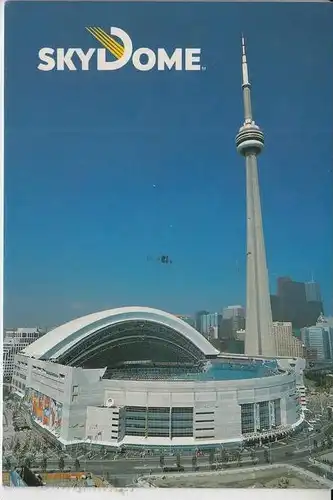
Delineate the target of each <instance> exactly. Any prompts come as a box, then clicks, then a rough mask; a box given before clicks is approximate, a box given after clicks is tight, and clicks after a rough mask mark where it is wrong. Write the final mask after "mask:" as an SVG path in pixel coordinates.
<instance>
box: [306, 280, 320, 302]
mask: <svg viewBox="0 0 333 500" xmlns="http://www.w3.org/2000/svg"><path fill="white" fill-rule="evenodd" d="M305 295H306V300H307V302H321V293H320V286H319V283H317V282H316V281H314V280H312V281H308V282H307V283H305Z"/></svg>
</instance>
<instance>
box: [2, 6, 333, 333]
mask: <svg viewBox="0 0 333 500" xmlns="http://www.w3.org/2000/svg"><path fill="white" fill-rule="evenodd" d="M67 8H68V9H69V10H70V8H71V7H70V5H69V6H68V7H67ZM24 9H26V14H27V17H29V15H31V13H33V9H34V6H33V5H31V4H30V5H29V4H26V6H23V5H21V6H20V17H18V12H17V14H15V12H16V11H15V7H14V8H13V6H12V7H11V12H10V15H11V16H12V19H11V22H16V23H17V25H18V29H19V30H20V32H22V34H23V35H24V36H25V39H26V44H25V46H24V47H22V50H21V51H20V53H19V54H18V55H17V56H16V58H15V59H13V57H12V56H11V54H12V53H13V51H14V50H16V49H15V47H17V45H16V44H17V43H18V42H17V41H16V40H15V39H14V38H12V39H11V38H9V37H10V36H12V35H7V40H6V43H7V49H6V50H7V54H6V56H7V58H8V59H7V89H8V90H7V99H6V105H7V110H6V116H7V118H6V134H5V145H6V163H5V174H6V185H5V189H6V237H5V242H6V247H5V251H6V254H5V324H6V325H9V324H13V320H14V318H17V320H16V322H15V324H19V323H20V324H22V323H23V322H24V324H32V323H33V324H35V323H36V324H47V323H51V324H52V323H54V324H60V323H62V322H63V321H64V320H67V319H71V317H74V316H79V315H81V314H82V315H83V314H86V313H88V312H91V311H95V310H102V309H107V308H111V307H116V306H119V305H143V306H151V307H158V308H160V309H164V310H171V311H176V312H178V313H183V314H192V313H194V311H195V310H199V309H205V308H207V309H208V310H217V309H218V310H220V309H221V307H222V306H223V305H228V304H232V303H235V304H237V303H239V302H241V303H243V304H244V303H245V260H246V251H245V248H246V246H245V225H246V215H245V171H244V165H243V162H242V159H241V158H240V157H238V155H237V153H236V152H235V146H234V135H235V131H236V130H237V129H238V128H239V125H240V117H241V116H242V103H241V99H240V92H239V82H240V77H241V65H240V62H239V51H240V33H241V31H244V25H245V20H248V21H249V22H248V25H249V27H248V28H246V32H245V33H244V34H245V36H246V40H247V46H248V50H249V51H250V53H251V80H252V83H253V85H254V86H255V95H254V97H253V100H254V106H255V118H256V119H257V120H258V123H260V126H261V127H262V128H263V130H264V132H265V140H266V149H265V158H264V161H262V168H261V169H260V174H259V175H260V186H261V197H262V204H263V212H264V231H265V240H266V247H267V260H268V268H269V270H270V282H271V283H270V285H271V286H270V288H271V293H272V288H273V287H272V285H273V283H272V281H275V278H276V277H277V275H280V276H284V275H288V274H290V275H291V276H292V277H293V278H294V279H295V280H299V281H308V280H310V277H311V273H312V272H314V276H315V278H316V281H318V282H319V283H320V285H321V290H322V295H323V298H324V303H325V309H326V310H327V312H330V311H331V304H332V288H331V276H332V272H331V267H332V259H331V253H332V252H331V246H330V244H329V243H328V242H329V241H330V240H331V238H329V237H328V235H329V234H330V231H331V217H330V215H329V214H330V210H329V209H328V206H331V199H332V193H331V187H330V179H331V172H330V169H331V159H330V152H331V137H332V124H331V113H330V112H329V109H331V108H330V106H329V102H330V100H331V101H332V95H331V90H330V87H331V83H332V82H331V80H332V77H331V73H330V70H329V68H330V66H329V61H330V59H329V58H330V55H331V49H330V44H331V43H332V41H333V35H332V34H331V33H330V32H329V22H328V19H327V16H325V13H324V12H323V9H324V6H322V5H321V6H320V9H319V8H318V6H316V5H311V4H309V5H308V4H307V5H304V17H302V19H299V25H298V26H297V27H296V28H295V27H294V28H293V29H287V28H286V27H284V33H285V37H284V39H283V40H280V35H281V27H280V28H277V27H275V23H276V25H277V26H278V25H279V23H280V26H282V24H281V23H282V20H283V23H284V24H285V25H286V24H287V26H289V24H290V25H291V23H293V21H294V20H295V18H296V16H297V15H298V13H299V10H298V9H296V7H295V6H293V5H288V4H285V5H284V6H283V7H282V6H280V5H267V6H263V5H260V9H259V6H256V5H241V6H238V5H231V4H230V5H223V4H220V5H219V4H216V5H215V4H214V6H213V5H212V6H209V7H208V6H200V5H188V6H187V5H186V4H184V5H177V21H174V19H173V22H174V23H175V26H176V28H177V29H175V34H173V36H172V37H170V31H169V30H168V28H167V23H166V27H165V28H164V26H163V22H164V21H165V19H167V20H168V19H171V17H168V16H171V15H172V14H171V13H172V12H173V8H171V5H168V8H167V10H166V9H164V6H163V5H154V6H153V7H152V6H151V5H150V6H149V13H150V14H149V15H150V16H151V15H152V13H153V14H154V16H156V21H155V24H156V26H155V28H154V29H151V31H149V30H148V32H147V30H146V28H147V26H148V25H149V22H150V20H151V18H150V17H149V16H148V18H147V19H145V16H142V17H139V19H138V18H136V16H133V19H135V20H130V19H129V18H128V16H127V15H126V6H123V5H121V4H112V5H108V6H106V5H103V11H104V15H105V9H107V10H109V12H110V19H111V21H110V23H109V24H111V23H112V25H115V26H121V27H123V28H124V29H126V31H128V32H130V33H131V36H132V37H133V39H136V40H138V42H137V43H138V45H139V46H141V45H144V44H145V43H146V44H147V45H148V46H149V45H150V46H153V45H154V46H155V45H156V46H165V47H170V49H171V48H172V47H174V46H186V44H187V43H189V40H190V43H191V46H199V47H202V58H203V61H204V64H205V67H206V68H207V69H206V71H201V72H193V73H192V74H187V75H185V74H180V73H176V72H174V73H173V72H170V73H167V74H163V76H161V75H160V74H158V73H156V72H151V74H144V75H142V74H140V75H139V74H138V73H135V72H134V70H132V69H127V68H126V69H124V70H122V72H120V71H119V72H118V73H117V75H115V74H113V75H111V76H110V75H109V74H106V75H98V74H97V73H96V74H91V75H89V77H86V76H85V75H83V74H82V73H79V72H77V73H76V74H75V75H73V73H70V72H67V73H66V72H64V73H61V74H56V73H52V72H50V73H49V74H47V75H46V74H41V72H37V71H36V69H35V68H36V57H35V55H36V49H37V47H40V46H45V45H50V46H52V44H60V46H66V45H68V46H75V45H76V46H85V44H87V43H91V41H90V40H88V41H87V40H86V33H85V32H84V26H85V24H91V22H92V20H91V17H90V16H91V15H92V14H91V12H90V8H89V6H88V5H87V6H86V8H85V10H84V11H81V12H82V14H81V15H79V16H77V15H76V18H75V22H74V21H73V18H72V17H71V16H69V19H70V25H71V26H69V24H68V25H66V23H69V21H68V20H66V19H67V18H65V20H64V23H63V31H62V32H61V33H59V23H60V18H59V14H57V11H56V10H54V7H53V6H52V5H43V6H42V5H41V4H39V5H38V9H39V11H40V10H43V9H44V14H45V15H46V14H47V15H48V19H50V21H49V22H48V23H46V24H45V26H42V27H41V29H39V30H38V32H35V33H33V32H32V31H33V30H31V25H30V26H29V28H28V25H27V24H26V23H25V22H24V23H23V21H22V17H23V18H24V16H22V10H23V11H24ZM131 9H133V11H135V9H136V6H135V5H131ZM188 9H191V15H192V16H194V18H195V19H196V18H198V19H199V18H203V19H204V23H199V22H195V23H194V25H197V26H198V25H200V26H202V28H201V30H196V32H195V33H192V32H191V29H190V26H189V25H188V24H187V23H186V18H187V14H188ZM144 10H145V6H144V5H141V6H140V11H141V12H142V11H144ZM96 12H97V14H96ZM147 12H148V10H147ZM258 12H260V16H261V17H264V18H265V23H264V24H259V25H258V26H256V28H254V25H253V22H252V26H251V19H252V20H255V18H256V16H257V15H258ZM16 15H17V17H15V16H16ZM165 16H167V17H166V18H165ZM94 17H95V20H96V23H97V22H100V19H99V20H98V19H96V17H98V7H97V9H96V5H94ZM131 18H132V16H131ZM217 18H218V20H219V24H218V22H217ZM105 22H106V21H105V20H104V19H103V23H105ZM147 23H148V24H147ZM320 23H321V27H320V29H319V24H320ZM107 25H108V23H107ZM219 25H220V28H221V30H220V31H219V30H218V29H217V28H218V26H219ZM246 26H247V25H246ZM28 29H29V32H28V31H27V30H28ZM145 31H146V34H145ZM69 33H70V35H69ZM28 34H29V36H28ZM74 40H75V44H74V45H73V43H74ZM268 57H269V61H270V62H271V61H274V64H273V63H272V67H271V68H270V69H269V70H267V68H265V64H266V62H267V61H268ZM11 61H15V64H13V63H11ZM22 68H23V73H22ZM23 74H24V75H25V78H24V80H23V79H22V75H23ZM20 75H21V76H20ZM293 77H294V78H293ZM293 79H295V81H293ZM78 84H80V87H79V90H77V85H78ZM319 85H320V86H319ZM23 88H24V92H23ZM120 91H122V92H124V96H125V99H124V100H122V99H120V100H119V99H118V100H117V99H115V96H116V95H117V93H119V92H120ZM167 91H168V92H167ZM87 95H89V100H88V99H87ZM27 96H28V99H27ZM50 96H52V97H51V98H50ZM323 96H326V97H325V98H324V99H323ZM193 103H195V105H193ZM134 110H135V112H134ZM306 116H309V117H310V121H311V127H305V126H304V123H305V117H306ZM110 117H114V118H112V119H111V118H110ZM64 123H65V125H64ZM96 123H98V124H99V125H98V126H97V125H96ZM18 142H19V143H20V148H17V143H18ZM281 144H283V145H285V146H284V147H283V148H282V147H281ZM304 144H314V145H315V147H316V149H315V148H313V149H311V148H306V150H305V148H304ZM318 150H319V151H320V155H319V157H320V164H318ZM50 151H51V154H50ZM27 165H28V167H29V168H27ZM45 166H46V168H45ZM198 200H199V201H198ZM133 207H134V208H133ZM325 238H326V240H325ZM161 253H166V254H168V255H170V256H171V258H172V259H173V264H172V266H161V265H159V264H158V263H156V262H152V261H149V260H148V259H147V257H148V256H151V255H159V254H161Z"/></svg>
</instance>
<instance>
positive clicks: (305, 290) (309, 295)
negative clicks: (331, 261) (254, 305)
mask: <svg viewBox="0 0 333 500" xmlns="http://www.w3.org/2000/svg"><path fill="white" fill-rule="evenodd" d="M271 307H272V317H273V332H272V333H273V335H274V340H275V349H276V355H277V356H282V357H292V358H293V357H301V358H306V359H307V360H308V361H313V360H317V359H319V360H320V359H333V334H332V327H333V319H332V318H331V319H330V318H328V319H327V318H326V319H325V318H324V316H323V303H322V299H321V293H320V286H319V284H318V283H317V282H316V281H314V280H312V281H309V282H304V283H303V282H297V281H293V280H292V279H291V278H289V277H281V278H278V280H277V294H276V295H271ZM187 318H188V317H187ZM318 318H319V319H318ZM186 321H187V322H188V323H189V324H191V326H194V327H195V328H196V329H197V330H198V331H199V332H200V333H201V334H202V335H203V336H204V337H206V338H207V339H208V340H209V341H211V342H212V343H213V344H214V345H215V346H216V347H218V348H219V349H221V350H223V351H224V352H230V353H244V342H245V338H246V324H245V322H246V314H245V308H244V307H243V306H241V305H235V306H227V307H224V308H223V309H222V311H221V312H210V311H206V310H201V311H199V312H197V314H196V317H195V320H193V319H192V322H189V321H188V319H187V320H186ZM330 322H331V323H332V324H331V323H330Z"/></svg>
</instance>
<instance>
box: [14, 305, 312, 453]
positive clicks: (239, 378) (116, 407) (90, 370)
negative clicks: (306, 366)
mask: <svg viewBox="0 0 333 500" xmlns="http://www.w3.org/2000/svg"><path fill="white" fill-rule="evenodd" d="M282 366H283V365H282V364H280V363H279V362H278V360H274V359H260V358H251V359H250V358H248V357H245V356H237V355H235V356H233V355H223V354H220V353H219V351H217V350H216V349H215V348H214V347H213V346H212V345H211V344H210V343H209V342H208V341H207V340H206V339H205V337H203V336H202V335H201V334H200V333H199V332H198V331H197V330H195V329H194V328H192V327H191V326H190V325H188V324H187V323H185V322H184V321H182V320H181V319H179V318H178V317H176V316H173V315H172V314H169V313H166V312H163V311H160V310H157V309H151V308H146V307H124V308H118V309H111V310H108V311H103V312H99V313H94V314H90V315H88V316H84V317H81V318H77V319H75V320H73V321H70V322H69V323H66V324H64V325H62V326H60V327H57V328H56V329H54V330H52V331H50V332H48V333H47V334H46V335H44V336H43V337H41V338H40V339H38V340H37V341H35V342H34V343H33V344H31V345H30V346H28V347H26V348H25V349H24V351H22V352H21V353H20V354H18V355H16V357H15V367H14V376H13V379H12V391H13V392H15V393H16V394H17V395H18V396H19V397H20V398H22V399H23V401H24V404H25V405H26V407H27V409H28V410H29V414H30V417H31V420H32V422H33V423H34V425H35V426H38V428H39V429H40V430H41V431H42V430H43V432H44V433H47V434H48V435H49V436H50V437H52V439H55V440H57V442H58V443H59V444H61V446H62V447H64V448H67V447H69V448H70V447H72V446H76V445H79V444H82V443H90V445H91V446H93V445H98V446H105V447H108V448H115V449H119V448H124V447H126V448H145V449H147V448H148V449H154V448H156V447H157V448H159V449H165V448H167V449H170V448H172V449H204V448H214V447H216V446H221V445H223V446H224V445H234V444H236V445H239V444H242V443H246V442H253V441H254V440H259V441H260V440H262V439H264V438H269V439H277V438H278V437H280V436H283V435H285V434H286V433H289V432H292V431H293V430H295V429H296V428H298V427H299V426H300V424H301V423H302V421H303V414H302V410H301V406H300V404H299V399H298V394H297V390H296V375H295V372H294V371H293V370H292V369H290V367H289V365H288V363H287V364H286V363H285V366H284V367H282Z"/></svg>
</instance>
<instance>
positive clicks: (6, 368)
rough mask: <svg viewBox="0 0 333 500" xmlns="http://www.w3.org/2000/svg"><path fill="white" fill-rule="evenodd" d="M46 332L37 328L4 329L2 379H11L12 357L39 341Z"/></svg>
mask: <svg viewBox="0 0 333 500" xmlns="http://www.w3.org/2000/svg"><path fill="white" fill-rule="evenodd" d="M45 333H46V332H45V331H42V330H40V329H39V328H14V329H5V331H4V338H3V377H4V378H11V377H12V375H13V369H14V356H15V354H18V353H19V352H21V351H22V349H24V348H25V347H27V346H28V345H30V344H32V342H34V341H35V340H37V339H39V337H41V336H42V335H44V334H45Z"/></svg>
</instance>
